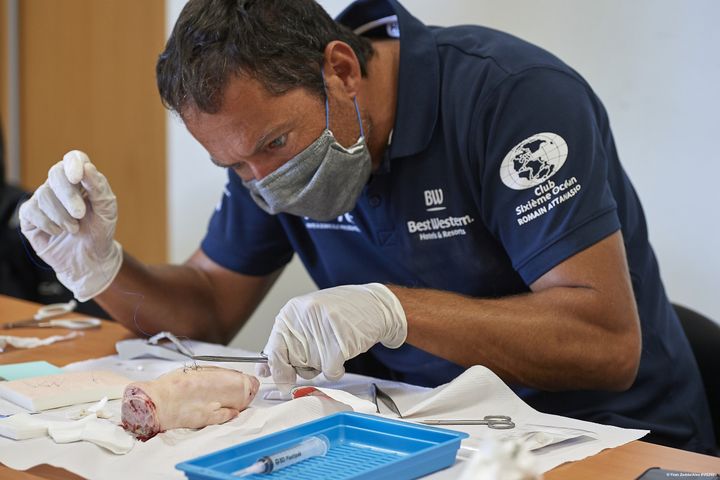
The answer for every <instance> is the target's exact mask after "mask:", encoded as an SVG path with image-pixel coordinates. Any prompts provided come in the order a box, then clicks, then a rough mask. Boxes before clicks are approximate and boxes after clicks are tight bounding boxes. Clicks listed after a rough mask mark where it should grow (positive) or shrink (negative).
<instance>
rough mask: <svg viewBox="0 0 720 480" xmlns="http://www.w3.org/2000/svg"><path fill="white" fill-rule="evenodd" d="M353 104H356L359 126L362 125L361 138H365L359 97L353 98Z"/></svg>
mask: <svg viewBox="0 0 720 480" xmlns="http://www.w3.org/2000/svg"><path fill="white" fill-rule="evenodd" d="M353 102H355V113H357V117H358V125H360V138H365V130H364V129H363V125H362V118H360V107H358V103H357V97H353Z"/></svg>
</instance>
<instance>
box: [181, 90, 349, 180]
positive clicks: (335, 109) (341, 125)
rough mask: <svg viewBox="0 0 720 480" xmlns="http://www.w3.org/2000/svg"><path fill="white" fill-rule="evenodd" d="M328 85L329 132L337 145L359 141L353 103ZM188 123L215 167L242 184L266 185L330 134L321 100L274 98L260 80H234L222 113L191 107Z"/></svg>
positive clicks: (296, 93) (296, 95)
mask: <svg viewBox="0 0 720 480" xmlns="http://www.w3.org/2000/svg"><path fill="white" fill-rule="evenodd" d="M339 82H340V81H339V79H337V78H331V79H328V81H327V84H328V95H329V99H330V127H331V130H332V131H333V133H334V134H335V137H336V138H337V140H338V142H340V144H341V145H343V146H349V145H351V144H353V143H354V142H355V140H357V138H358V136H359V127H358V124H357V120H356V116H355V110H354V106H353V103H352V99H351V98H348V97H347V96H343V95H333V93H334V92H342V89H340V88H334V87H337V86H338V84H339ZM182 117H183V120H184V121H185V125H186V127H187V129H188V130H189V131H190V133H191V134H192V135H193V136H194V137H195V138H196V139H197V140H198V141H199V142H200V143H201V144H202V145H203V146H204V147H205V149H206V150H207V151H208V152H209V153H210V156H211V158H212V160H213V162H214V163H215V164H217V165H219V166H222V167H227V168H232V169H233V170H235V172H236V173H237V174H238V175H239V176H240V178H242V179H243V180H245V181H247V180H251V179H257V180H259V179H261V178H263V177H265V176H267V175H268V174H269V173H271V172H273V171H274V170H276V169H277V168H279V167H280V166H281V165H283V164H284V163H285V162H287V161H288V160H289V159H291V158H292V157H294V156H295V155H297V154H298V153H300V152H301V151H302V150H304V149H305V148H307V147H308V146H309V145H310V144H311V143H312V142H314V141H315V140H316V139H317V138H318V137H319V136H320V135H321V134H322V131H323V130H324V128H325V103H324V101H323V100H322V99H320V98H319V97H318V96H317V95H313V94H312V93H310V92H309V91H307V90H305V89H302V88H297V89H293V90H290V91H288V92H286V93H284V94H282V95H278V96H273V95H271V94H270V93H269V92H268V91H267V90H266V89H265V88H264V87H263V86H262V85H261V84H260V83H259V82H258V81H257V80H254V79H251V78H248V77H246V76H235V77H233V78H231V79H230V81H229V82H228V85H227V86H226V89H225V93H224V95H223V102H222V107H221V109H220V110H219V111H218V112H217V113H213V114H209V113H205V112H201V111H199V110H197V109H194V108H192V107H189V108H188V109H187V110H186V111H184V112H183V115H182Z"/></svg>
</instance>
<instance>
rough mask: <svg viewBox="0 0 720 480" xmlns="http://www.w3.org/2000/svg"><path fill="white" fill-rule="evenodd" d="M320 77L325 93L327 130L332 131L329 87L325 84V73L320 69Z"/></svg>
mask: <svg viewBox="0 0 720 480" xmlns="http://www.w3.org/2000/svg"><path fill="white" fill-rule="evenodd" d="M320 77H322V82H323V91H324V92H325V130H330V104H329V103H328V94H327V85H326V84H325V71H324V70H323V69H322V67H320Z"/></svg>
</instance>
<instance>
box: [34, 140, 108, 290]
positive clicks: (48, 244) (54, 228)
mask: <svg viewBox="0 0 720 480" xmlns="http://www.w3.org/2000/svg"><path fill="white" fill-rule="evenodd" d="M116 223H117V201H116V199H115V195H114V194H113V192H112V190H111V189H110V184H109V183H108V181H107V179H106V178H105V176H104V175H103V174H102V173H100V172H98V170H97V168H95V165H93V164H92V163H90V159H89V158H88V156H87V155H86V154H85V153H83V152H81V151H79V150H73V151H71V152H68V153H66V154H65V156H64V157H63V159H62V161H61V162H58V163H56V164H55V165H53V166H52V167H51V168H50V171H49V172H48V179H47V180H46V181H45V183H43V184H42V185H41V186H40V187H39V188H38V189H37V190H36V191H35V193H34V194H33V196H32V197H31V198H30V200H28V201H27V202H25V203H23V204H22V205H21V206H20V229H21V230H22V233H23V234H24V235H25V236H26V237H27V239H28V240H29V241H30V245H32V247H33V248H34V249H35V252H37V254H38V256H39V257H40V258H42V259H43V260H44V261H45V263H47V264H48V265H50V266H51V267H52V268H53V270H55V273H56V274H57V279H58V280H59V281H60V283H62V284H63V285H65V286H66V287H67V288H68V289H70V290H71V291H72V292H73V294H74V295H75V298H76V299H78V300H79V301H81V302H84V301H87V300H89V299H91V298H92V297H94V296H95V295H97V294H99V293H101V292H102V291H104V290H105V289H106V288H107V287H108V286H110V284H111V283H112V281H113V280H114V279H115V276H116V275H117V273H118V271H119V270H120V266H121V265H122V247H121V246H120V244H119V243H118V242H117V241H115V240H114V239H113V237H114V235H115V225H116Z"/></svg>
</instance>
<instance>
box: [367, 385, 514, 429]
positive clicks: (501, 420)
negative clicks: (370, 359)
mask: <svg viewBox="0 0 720 480" xmlns="http://www.w3.org/2000/svg"><path fill="white" fill-rule="evenodd" d="M372 386H373V394H374V395H373V397H374V398H373V400H374V401H375V407H376V409H377V406H378V403H377V401H378V399H380V400H382V402H383V403H384V404H385V405H387V406H388V407H389V408H390V410H392V411H393V413H395V414H397V416H398V417H400V418H403V416H402V414H401V413H400V409H399V408H398V406H397V404H396V403H395V400H393V399H392V397H390V395H388V394H387V393H386V392H384V391H383V390H381V389H380V387H378V386H377V384H375V383H373V384H372ZM378 413H379V410H378ZM413 421H415V422H418V423H422V424H424V425H487V427H488V428H492V429H493V430H508V429H511V428H515V422H513V421H512V419H511V418H510V417H508V416H507V415H486V416H485V417H483V418H482V419H467V420H454V419H453V420H447V419H438V420H432V419H430V420H413Z"/></svg>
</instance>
